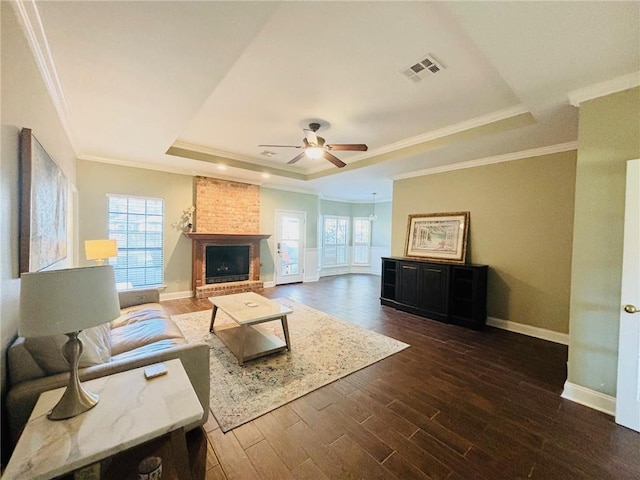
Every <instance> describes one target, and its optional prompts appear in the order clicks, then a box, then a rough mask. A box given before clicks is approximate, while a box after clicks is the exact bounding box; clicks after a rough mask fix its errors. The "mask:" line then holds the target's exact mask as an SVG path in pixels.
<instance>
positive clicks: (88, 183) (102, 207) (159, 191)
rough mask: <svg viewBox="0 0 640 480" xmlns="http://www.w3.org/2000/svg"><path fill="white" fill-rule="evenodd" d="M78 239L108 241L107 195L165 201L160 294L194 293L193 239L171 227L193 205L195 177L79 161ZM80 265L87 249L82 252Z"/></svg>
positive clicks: (83, 261) (81, 240)
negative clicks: (164, 286)
mask: <svg viewBox="0 0 640 480" xmlns="http://www.w3.org/2000/svg"><path fill="white" fill-rule="evenodd" d="M78 190H79V194H78V198H79V205H80V208H79V239H80V244H81V245H84V244H83V242H84V240H92V239H99V238H107V194H118V195H131V196H142V197H153V198H162V199H164V208H165V228H164V247H165V250H164V268H165V270H164V283H165V285H166V290H164V291H162V292H161V293H175V292H187V291H191V240H190V239H188V238H186V237H185V236H184V235H183V234H182V232H181V231H179V230H176V229H174V228H172V227H171V224H172V223H174V222H176V221H178V220H179V218H180V216H181V214H182V211H183V210H184V209H186V208H187V207H189V206H190V205H192V204H193V177H191V176H188V175H178V174H175V173H165V172H157V171H154V170H145V169H142V168H131V167H122V166H118V165H109V164H106V163H98V162H87V161H78ZM80 258H81V261H80V263H81V264H88V262H87V261H86V260H84V247H83V248H82V249H81V255H80Z"/></svg>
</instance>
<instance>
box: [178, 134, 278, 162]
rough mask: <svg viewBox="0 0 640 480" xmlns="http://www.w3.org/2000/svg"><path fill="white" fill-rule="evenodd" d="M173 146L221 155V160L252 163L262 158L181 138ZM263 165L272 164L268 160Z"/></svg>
mask: <svg viewBox="0 0 640 480" xmlns="http://www.w3.org/2000/svg"><path fill="white" fill-rule="evenodd" d="M171 147H172V148H179V149H182V150H190V151H192V152H198V153H204V154H205V155H212V156H214V157H220V159H221V160H225V159H229V160H236V161H238V162H252V163H255V162H260V160H258V159H256V158H252V157H249V156H246V155H239V154H237V153H232V152H226V151H224V150H217V149H215V148H211V147H205V146H204V145H196V144H195V143H189V142H183V141H180V140H176V141H175V142H173V144H172V145H171ZM260 163H261V162H260ZM261 164H262V163H261ZM263 165H264V166H265V167H268V166H271V165H268V164H267V163H266V162H265V163H264V164H263Z"/></svg>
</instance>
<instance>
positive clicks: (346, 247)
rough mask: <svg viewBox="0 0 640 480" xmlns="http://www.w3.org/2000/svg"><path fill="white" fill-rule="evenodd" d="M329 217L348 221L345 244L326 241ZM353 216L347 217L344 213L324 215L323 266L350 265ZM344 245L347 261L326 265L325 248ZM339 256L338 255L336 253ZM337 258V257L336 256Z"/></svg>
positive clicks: (337, 266) (338, 266)
mask: <svg viewBox="0 0 640 480" xmlns="http://www.w3.org/2000/svg"><path fill="white" fill-rule="evenodd" d="M328 219H336V220H338V221H340V220H344V221H346V232H345V236H344V244H341V243H336V244H330V245H327V244H326V243H325V240H326V239H325V226H326V221H327V220H328ZM350 230H351V217H345V216H342V215H323V216H322V268H340V267H348V266H349V239H350V234H351V231H350ZM328 246H331V247H336V248H339V247H344V251H345V262H344V263H336V264H333V265H326V264H325V259H326V255H325V249H326V248H327V247H328ZM336 257H337V255H336ZM336 259H337V258H336Z"/></svg>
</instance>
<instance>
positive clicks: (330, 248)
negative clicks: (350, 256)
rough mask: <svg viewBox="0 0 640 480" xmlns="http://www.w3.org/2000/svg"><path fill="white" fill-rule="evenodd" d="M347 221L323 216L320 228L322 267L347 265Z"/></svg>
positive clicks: (341, 218)
mask: <svg viewBox="0 0 640 480" xmlns="http://www.w3.org/2000/svg"><path fill="white" fill-rule="evenodd" d="M348 229H349V219H348V218H347V217H333V216H329V215H327V216H325V217H324V221H323V226H322V266H323V267H338V266H343V265H347V239H348Z"/></svg>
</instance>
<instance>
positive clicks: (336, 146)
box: [327, 143, 369, 152]
mask: <svg viewBox="0 0 640 480" xmlns="http://www.w3.org/2000/svg"><path fill="white" fill-rule="evenodd" d="M327 148H328V149H329V150H352V151H357V152H366V151H367V149H368V148H369V147H367V146H366V145H365V144H364V143H332V144H330V145H327Z"/></svg>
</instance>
